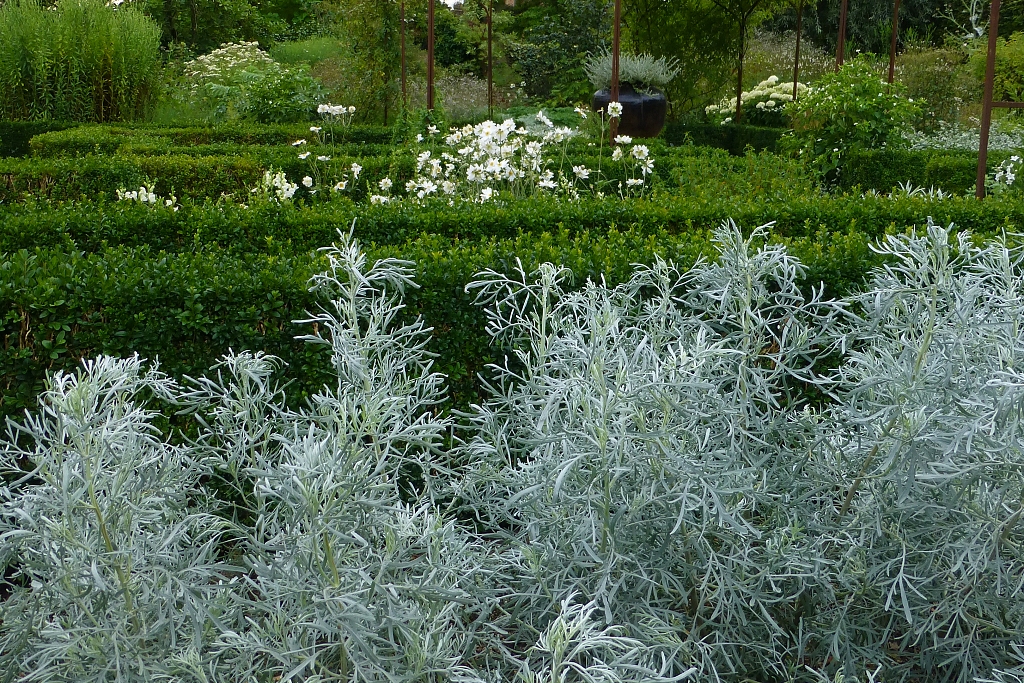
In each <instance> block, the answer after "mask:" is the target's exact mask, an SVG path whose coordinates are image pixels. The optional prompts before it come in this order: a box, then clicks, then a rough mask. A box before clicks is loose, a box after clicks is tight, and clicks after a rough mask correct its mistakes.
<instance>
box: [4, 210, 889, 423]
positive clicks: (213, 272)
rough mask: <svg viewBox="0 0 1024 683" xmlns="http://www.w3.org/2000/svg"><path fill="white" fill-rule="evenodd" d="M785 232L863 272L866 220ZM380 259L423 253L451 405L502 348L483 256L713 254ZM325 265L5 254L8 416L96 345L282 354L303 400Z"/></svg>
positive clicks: (456, 251)
mask: <svg viewBox="0 0 1024 683" xmlns="http://www.w3.org/2000/svg"><path fill="white" fill-rule="evenodd" d="M777 239H783V241H785V242H786V243H788V244H789V245H790V246H791V248H792V249H793V251H794V253H796V254H797V255H799V256H801V257H803V258H805V259H806V260H807V264H808V266H809V271H808V278H807V279H808V282H809V283H812V284H813V283H816V282H819V281H825V282H826V284H827V286H828V288H829V289H830V290H834V291H842V290H845V289H848V288H849V287H850V286H851V283H853V282H856V281H858V280H859V279H860V278H861V277H862V275H863V273H864V272H865V271H866V270H867V269H868V267H869V266H870V265H872V264H874V263H875V262H876V258H877V257H876V255H875V254H873V253H872V252H871V251H870V250H869V249H868V248H867V243H868V237H867V236H866V235H863V234H861V233H858V232H849V233H822V234H819V235H814V236H810V237H807V238H797V239H788V240H786V239H785V238H777ZM368 251H369V255H370V257H371V258H379V257H399V258H403V259H408V260H411V261H414V262H415V263H416V270H417V282H418V284H419V285H420V288H419V289H415V290H410V291H409V292H408V294H407V296H406V298H405V303H406V305H407V308H406V309H405V310H404V312H403V315H405V316H415V315H422V316H423V318H424V319H425V321H426V322H427V323H428V324H430V325H431V326H433V328H434V332H433V341H432V350H433V351H435V352H436V353H437V354H438V359H437V367H438V369H439V370H440V371H442V372H444V373H445V374H447V375H448V377H449V386H450V388H451V393H452V397H453V400H454V404H455V405H456V406H466V405H468V403H469V402H471V401H474V400H478V399H479V396H480V395H479V385H478V373H482V372H485V366H486V364H487V363H489V362H494V361H497V360H498V359H499V357H500V356H501V350H500V349H498V348H495V347H493V346H492V345H491V340H490V338H489V337H488V336H487V335H486V333H485V318H484V315H483V313H482V311H481V309H480V308H479V307H477V306H476V305H475V304H474V303H473V296H471V295H469V294H467V293H466V292H465V290H464V287H465V285H466V283H467V282H469V281H471V280H472V279H473V276H474V274H475V273H478V272H480V271H481V270H483V269H485V268H493V269H496V270H504V271H508V270H510V269H511V267H512V265H513V264H514V263H515V259H516V258H521V259H522V260H523V263H524V265H525V266H526V267H527V268H533V267H535V266H536V265H537V264H539V263H541V262H543V261H553V262H557V263H562V264H565V265H566V266H569V267H570V268H572V269H573V271H574V273H575V274H576V278H577V282H580V283H582V282H583V281H585V278H587V277H598V276H600V275H602V274H603V275H605V277H606V278H607V279H608V281H609V282H612V283H616V282H621V281H623V280H624V279H626V278H627V277H628V276H629V274H630V273H631V271H632V264H634V263H649V262H651V261H652V260H653V258H654V255H655V254H658V255H661V256H663V257H666V258H670V259H673V260H675V261H676V262H678V263H681V264H691V263H693V262H694V260H695V259H696V258H698V257H699V256H701V255H705V256H709V255H713V254H714V248H713V245H712V244H711V243H710V241H709V234H708V232H706V231H693V232H687V233H683V234H672V233H670V232H667V231H664V230H659V231H648V232H643V231H636V230H625V231H618V230H614V229H613V230H609V231H607V232H590V231H582V232H578V233H576V234H571V233H569V232H568V231H561V232H557V233H544V234H541V235H520V236H518V237H515V238H511V239H504V240H499V239H485V240H476V241H466V240H460V239H453V238H447V237H441V236H424V237H421V238H419V239H416V240H412V241H410V242H408V243H406V244H402V245H392V246H386V247H370V248H369V250H368ZM322 268H324V261H323V259H322V257H320V256H317V255H315V254H311V253H310V254H300V255H293V256H285V255H281V254H249V255H245V254H243V255H239V254H232V253H228V252H226V251H224V250H221V249H214V248H207V249H203V250H199V251H195V252H185V253H177V254H169V253H166V252H161V251H157V250H154V249H151V248H149V247H130V248H129V247H108V248H105V249H103V250H101V251H97V252H95V253H91V254H87V253H81V252H76V251H73V250H72V251H66V250H64V249H52V248H49V249H36V250H34V251H31V252H29V251H27V250H23V251H19V252H15V253H0V311H6V313H4V314H3V315H2V316H0V336H2V339H3V343H2V344H0V414H3V415H12V414H15V413H20V412H21V411H22V410H24V409H25V408H29V407H32V406H34V405H35V401H36V397H37V395H38V394H39V392H40V390H41V389H42V388H43V386H44V382H45V378H46V376H47V373H52V372H53V371H55V370H58V369H70V368H73V367H75V366H76V365H77V364H78V363H79V362H80V360H81V359H82V358H87V357H91V356H95V355H97V354H100V353H105V354H112V355H118V356H125V355H130V354H132V353H138V354H140V355H141V356H143V357H145V358H149V359H156V358H158V359H159V360H160V364H161V369H162V370H164V371H165V372H167V373H169V374H170V375H172V376H175V377H179V378H180V377H182V376H184V375H191V376H195V375H197V374H201V373H203V372H205V371H206V370H207V368H208V367H209V366H210V365H211V364H212V363H213V362H214V361H215V360H216V359H217V357H219V356H220V355H221V354H223V353H225V352H226V351H227V350H228V349H235V350H241V349H251V350H257V349H261V350H264V351H266V352H269V353H273V354H275V355H278V356H280V357H282V358H283V359H284V360H285V361H286V362H288V363H289V364H290V366H291V368H290V369H289V371H288V374H289V377H290V378H295V380H296V382H295V383H294V384H293V385H292V386H291V387H290V388H289V391H290V392H291V393H290V396H291V399H292V400H293V401H301V400H302V399H303V398H304V397H306V396H308V395H309V394H310V393H311V392H313V391H315V390H316V389H317V388H318V387H320V386H323V384H324V383H325V382H327V381H329V378H330V376H331V375H330V373H329V372H328V368H327V357H326V356H325V352H324V347H314V346H311V345H305V344H303V343H301V342H298V341H296V340H295V339H294V337H295V335H297V334H308V333H309V330H308V328H306V327H305V326H300V325H296V324H295V323H293V322H292V321H293V320H295V319H299V318H302V317H303V313H304V311H306V310H309V309H310V308H311V307H312V306H313V305H314V301H313V298H312V295H311V294H310V293H309V291H308V289H307V285H306V282H307V279H308V278H309V276H310V275H311V274H312V273H314V272H316V271H318V270H320V269H322Z"/></svg>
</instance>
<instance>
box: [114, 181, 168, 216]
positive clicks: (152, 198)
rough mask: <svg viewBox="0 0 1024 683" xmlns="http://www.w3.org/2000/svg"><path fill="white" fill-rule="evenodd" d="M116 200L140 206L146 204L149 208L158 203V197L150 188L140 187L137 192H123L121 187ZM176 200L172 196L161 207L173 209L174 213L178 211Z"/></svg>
mask: <svg viewBox="0 0 1024 683" xmlns="http://www.w3.org/2000/svg"><path fill="white" fill-rule="evenodd" d="M117 200H118V201H123V202H138V203H140V204H147V205H149V206H156V205H157V203H158V202H159V201H160V197H158V196H157V194H156V193H155V192H153V187H152V186H149V187H147V186H145V185H142V186H140V187H139V189H137V190H125V189H124V188H123V187H122V188H120V189H118V190H117ZM177 202H178V198H177V197H175V196H174V195H171V196H170V197H168V198H166V199H164V200H163V206H165V207H167V208H173V209H174V210H175V211H177V210H178V208H179V207H178V206H177Z"/></svg>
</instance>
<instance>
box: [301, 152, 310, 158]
mask: <svg viewBox="0 0 1024 683" xmlns="http://www.w3.org/2000/svg"><path fill="white" fill-rule="evenodd" d="M308 156H309V152H303V153H302V154H300V155H299V158H300V159H305V158H307V157H308Z"/></svg>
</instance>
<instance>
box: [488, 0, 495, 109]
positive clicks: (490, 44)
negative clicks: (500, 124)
mask: <svg viewBox="0 0 1024 683" xmlns="http://www.w3.org/2000/svg"><path fill="white" fill-rule="evenodd" d="M493 20H494V0H487V118H489V119H492V118H494V45H493V40H494V33H493V29H492V26H493Z"/></svg>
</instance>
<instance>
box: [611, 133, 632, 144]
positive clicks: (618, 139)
mask: <svg viewBox="0 0 1024 683" xmlns="http://www.w3.org/2000/svg"><path fill="white" fill-rule="evenodd" d="M632 142H633V138H631V137H629V136H628V135H616V136H615V144H617V145H628V144H630V143H632Z"/></svg>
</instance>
